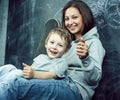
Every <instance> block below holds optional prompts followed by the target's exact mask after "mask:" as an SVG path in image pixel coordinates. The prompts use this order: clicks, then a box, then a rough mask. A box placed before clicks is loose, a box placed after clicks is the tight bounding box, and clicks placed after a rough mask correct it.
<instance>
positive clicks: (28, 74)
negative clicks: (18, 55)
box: [22, 63, 34, 78]
mask: <svg viewBox="0 0 120 100" xmlns="http://www.w3.org/2000/svg"><path fill="white" fill-rule="evenodd" d="M22 65H23V76H24V78H33V76H34V71H33V69H32V67H31V66H29V65H27V64H25V63H23V64H22Z"/></svg>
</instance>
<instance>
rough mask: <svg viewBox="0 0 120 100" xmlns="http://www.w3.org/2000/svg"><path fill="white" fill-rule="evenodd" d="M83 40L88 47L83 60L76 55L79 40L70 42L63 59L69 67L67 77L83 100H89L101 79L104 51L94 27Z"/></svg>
mask: <svg viewBox="0 0 120 100" xmlns="http://www.w3.org/2000/svg"><path fill="white" fill-rule="evenodd" d="M83 39H84V40H85V42H86V44H87V45H88V56H87V57H86V58H85V59H80V58H79V56H78V55H77V54H76V44H77V43H78V42H79V39H78V40H75V41H73V42H72V45H71V48H70V50H69V51H68V52H67V53H66V54H65V55H64V56H63V57H64V59H66V62H67V63H68V65H69V68H68V71H67V76H69V77H70V78H71V79H72V80H73V81H74V82H75V84H76V85H77V87H78V89H79V91H80V93H81V95H82V97H83V100H91V98H92V96H93V94H94V91H95V88H96V87H97V86H98V83H99V80H100V79H101V75H102V62H103V58H104V55H105V50H104V48H103V46H102V44H101V41H100V40H99V35H98V33H97V28H96V27H94V28H92V29H91V30H90V31H88V32H87V33H86V34H85V35H84V36H83Z"/></svg>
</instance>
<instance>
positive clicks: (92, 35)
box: [75, 27, 99, 42]
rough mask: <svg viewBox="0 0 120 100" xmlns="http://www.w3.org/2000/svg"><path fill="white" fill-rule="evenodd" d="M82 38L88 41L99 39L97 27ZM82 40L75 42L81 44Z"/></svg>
mask: <svg viewBox="0 0 120 100" xmlns="http://www.w3.org/2000/svg"><path fill="white" fill-rule="evenodd" d="M82 38H83V39H84V40H85V41H87V40H90V39H95V38H99V34H98V32H97V27H93V28H92V29H91V30H89V31H88V32H87V33H85V34H84V35H83V36H82ZM79 41H80V39H77V40H75V42H79Z"/></svg>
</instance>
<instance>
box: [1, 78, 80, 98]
mask: <svg viewBox="0 0 120 100" xmlns="http://www.w3.org/2000/svg"><path fill="white" fill-rule="evenodd" d="M0 100H82V97H81V95H80V93H79V91H78V89H77V87H76V86H75V84H74V83H73V82H72V80H71V79H70V78H68V77H66V78H64V79H49V80H40V79H25V78H21V77H19V78H15V79H14V78H13V79H11V80H10V81H9V83H4V84H2V83H0Z"/></svg>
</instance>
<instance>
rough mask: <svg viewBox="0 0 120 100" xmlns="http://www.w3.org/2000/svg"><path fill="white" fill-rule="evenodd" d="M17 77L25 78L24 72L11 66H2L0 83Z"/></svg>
mask: <svg viewBox="0 0 120 100" xmlns="http://www.w3.org/2000/svg"><path fill="white" fill-rule="evenodd" d="M17 77H23V74H22V70H20V69H17V68H16V67H15V66H14V65H11V64H7V65H4V66H0V82H3V81H9V80H11V79H15V78H17Z"/></svg>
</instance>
